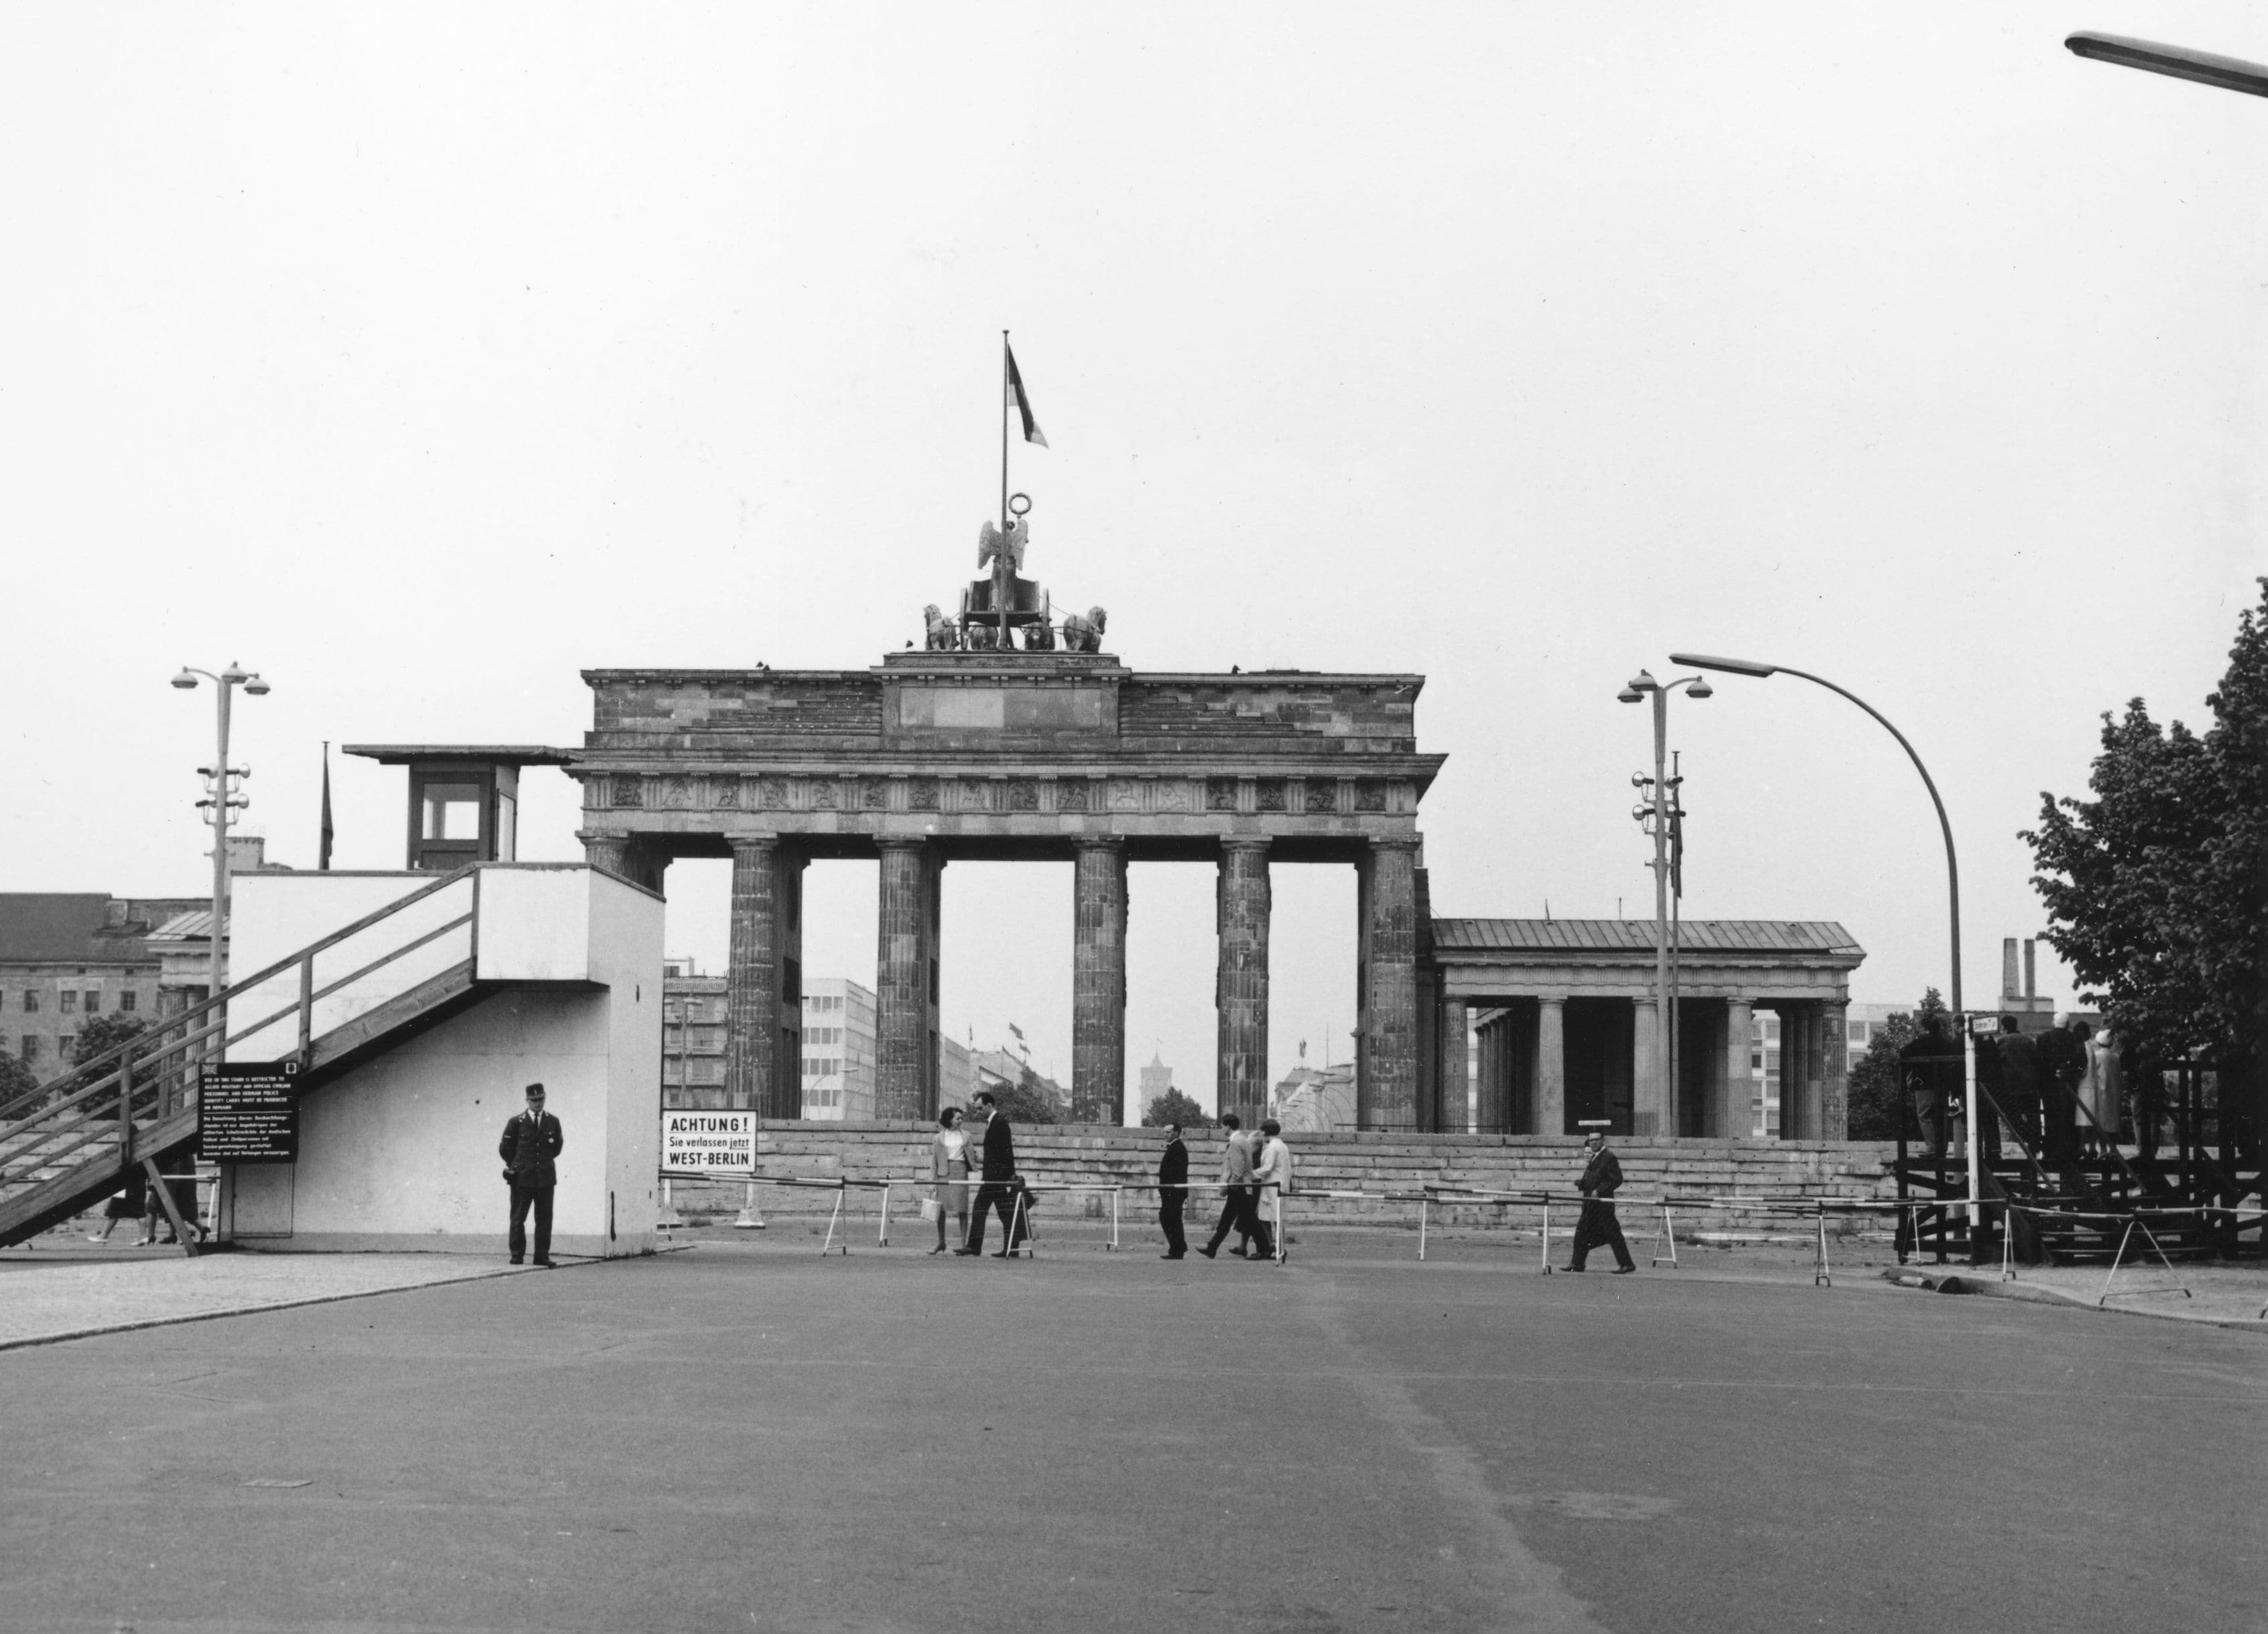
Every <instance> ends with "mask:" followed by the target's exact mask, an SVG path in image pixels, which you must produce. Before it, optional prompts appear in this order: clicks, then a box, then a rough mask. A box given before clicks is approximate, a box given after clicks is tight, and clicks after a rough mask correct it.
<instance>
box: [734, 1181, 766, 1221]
mask: <svg viewBox="0 0 2268 1634" xmlns="http://www.w3.org/2000/svg"><path fill="white" fill-rule="evenodd" d="M763 1229H764V1217H763V1215H762V1213H760V1212H758V1211H757V1209H756V1182H755V1181H753V1180H751V1181H749V1182H748V1189H747V1194H746V1195H745V1196H742V1197H741V1199H740V1218H738V1219H736V1220H734V1221H733V1230H734V1231H762V1230H763Z"/></svg>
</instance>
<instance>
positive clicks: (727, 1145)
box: [661, 1111, 756, 1179]
mask: <svg viewBox="0 0 2268 1634" xmlns="http://www.w3.org/2000/svg"><path fill="white" fill-rule="evenodd" d="M661 1172H662V1173H663V1174H729V1175H733V1176H735V1177H739V1178H743V1179H745V1178H748V1177H751V1176H753V1175H754V1174H755V1172H756V1115H755V1113H753V1112H691V1111H679V1112H665V1113H663V1114H662V1115H661Z"/></svg>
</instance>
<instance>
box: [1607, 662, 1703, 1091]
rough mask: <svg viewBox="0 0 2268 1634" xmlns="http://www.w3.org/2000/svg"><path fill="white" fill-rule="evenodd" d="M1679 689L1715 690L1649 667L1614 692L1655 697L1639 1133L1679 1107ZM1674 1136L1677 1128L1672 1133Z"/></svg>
mask: <svg viewBox="0 0 2268 1634" xmlns="http://www.w3.org/2000/svg"><path fill="white" fill-rule="evenodd" d="M1670 662H1672V663H1673V664H1685V663H1690V662H1691V660H1690V659H1681V658H1677V657H1675V655H1673V656H1672V657H1671V659H1670ZM1680 687H1683V688H1686V694H1685V696H1688V697H1690V698H1705V697H1708V696H1711V694H1712V692H1713V691H1714V690H1715V688H1712V687H1711V686H1710V685H1709V678H1708V677H1707V676H1706V675H1683V676H1680V677H1679V678H1678V679H1677V680H1675V681H1656V680H1655V679H1654V678H1653V673H1651V672H1650V671H1646V670H1640V671H1638V673H1637V674H1636V675H1634V676H1632V677H1631V679H1630V681H1628V682H1627V683H1626V684H1625V685H1624V688H1623V689H1622V690H1621V691H1620V692H1618V693H1616V695H1615V696H1616V698H1617V699H1618V700H1619V701H1620V702H1622V703H1643V702H1645V701H1646V698H1648V697H1649V696H1651V697H1652V698H1653V862H1652V863H1651V864H1649V865H1648V866H1650V867H1651V868H1652V869H1653V1070H1654V1095H1655V1097H1656V1100H1655V1103H1654V1107H1653V1112H1654V1116H1655V1120H1656V1122H1655V1125H1654V1127H1653V1129H1652V1130H1635V1131H1633V1132H1635V1133H1639V1134H1661V1133H1662V1132H1664V1131H1663V1130H1662V1129H1661V1120H1662V1119H1665V1118H1668V1116H1670V1115H1671V1114H1672V1112H1673V1111H1674V1110H1675V1108H1676V1106H1677V1080H1676V1078H1675V1071H1676V1068H1675V1055H1674V1054H1673V1053H1672V1044H1673V1042H1674V1041H1675V1036H1676V1034H1675V1031H1674V1030H1673V1028H1672V1024H1671V1017H1670V1013H1669V813H1668V794H1669V785H1668V783H1667V782H1666V781H1665V780H1664V779H1665V774H1666V771H1667V768H1666V766H1665V765H1664V763H1663V762H1664V761H1665V760H1666V759H1667V758H1668V747H1669V695H1670V694H1671V693H1673V692H1675V691H1676V690H1677V689H1678V688H1680ZM1631 1111H1632V1114H1633V1116H1632V1119H1631V1121H1632V1122H1637V1118H1636V1116H1635V1114H1636V1112H1637V1108H1635V1107H1633V1108H1631ZM1675 1132H1676V1131H1675V1130H1669V1131H1668V1133H1671V1134H1675Z"/></svg>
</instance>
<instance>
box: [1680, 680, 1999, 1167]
mask: <svg viewBox="0 0 2268 1634" xmlns="http://www.w3.org/2000/svg"><path fill="white" fill-rule="evenodd" d="M1669 661H1670V662H1671V663H1673V664H1690V665H1692V666H1694V667H1695V668H1696V669H1713V670H1719V671H1722V672H1723V673H1726V674H1728V675H1753V676H1755V677H1756V679H1757V680H1759V681H1762V680H1764V679H1765V678H1767V677H1769V676H1772V675H1793V676H1795V677H1797V678H1798V679H1799V680H1802V681H1810V682H1811V683H1812V684H1813V685H1815V686H1820V687H1824V688H1827V690H1828V691H1830V692H1831V693H1834V694H1835V695H1836V696H1838V697H1844V698H1848V699H1850V700H1851V702H1852V703H1855V704H1857V705H1858V706H1859V708H1860V709H1862V710H1866V711H1867V714H1869V715H1871V716H1873V717H1874V719H1875V720H1876V721H1877V722H1879V723H1880V724H1881V727H1882V730H1883V731H1885V732H1889V734H1890V736H1892V737H1893V738H1896V740H1898V747H1900V748H1902V749H1904V751H1905V752H1906V758H1907V759H1908V760H1910V761H1911V762H1913V764H1914V769H1915V770H1916V771H1918V772H1919V773H1920V774H1921V782H1922V787H1924V788H1926V789H1927V790H1928V791H1929V803H1930V804H1931V805H1932V806H1935V807H1937V826H1938V830H1939V832H1940V833H1941V834H1943V835H1944V836H1945V892H1946V907H1947V916H1948V919H1950V921H1951V922H1952V936H1953V946H1952V953H1953V1015H1954V1020H1955V1025H1957V1026H1958V1027H1960V1029H1961V1057H1962V1097H1961V1100H1962V1108H1963V1110H1964V1112H1965V1114H1966V1118H1967V1124H1968V1128H1967V1134H1966V1139H1967V1143H1968V1146H1969V1195H1970V1197H1971V1198H1974V1197H1975V1196H1977V1181H1978V1178H1979V1177H1978V1175H1977V1044H1976V1041H1975V1040H1974V1039H1972V1038H1971V1037H1970V1034H1969V1018H1968V1014H1967V1012H1965V1011H1964V1010H1963V1009H1962V1003H1961V865H1960V863H1959V861H1958V860H1957V859H1956V858H1955V856H1954V854H1953V824H1952V823H1951V822H1950V821H1948V820H1947V818H1946V815H1945V802H1944V801H1943V800H1941V799H1939V798H1938V793H1937V783H1936V781H1935V780H1934V779H1933V778H1932V777H1930V775H1929V768H1928V767H1926V766H1925V765H1923V764H1922V763H1921V756H1920V755H1918V754H1915V753H1914V746H1913V745H1912V744H1911V743H1908V742H1907V741H1906V734H1905V733H1904V732H1900V731H1899V730H1898V729H1897V728H1896V726H1893V725H1890V720H1889V716H1887V715H1885V714H1883V713H1882V711H1881V710H1878V709H1876V708H1875V707H1874V705H1873V704H1871V703H1867V700H1866V699H1864V698H1862V697H1860V696H1859V695H1858V694H1857V693H1855V692H1853V691H1852V690H1851V689H1850V688H1847V687H1838V686H1837V685H1836V684H1835V683H1834V682H1833V681H1830V680H1828V679H1827V678H1826V677H1825V676H1824V675H1815V674H1813V673H1811V672H1810V671H1809V670H1803V669H1797V668H1795V667H1794V666H1792V665H1787V664H1759V663H1757V662H1756V661H1755V660H1753V659H1726V658H1711V657H1708V656H1706V655H1705V654H1703V653H1698V652H1673V653H1671V654H1670V655H1669ZM1973 1206H1974V1205H1973V1204H1972V1207H1973Z"/></svg>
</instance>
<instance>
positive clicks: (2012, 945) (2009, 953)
mask: <svg viewBox="0 0 2268 1634" xmlns="http://www.w3.org/2000/svg"><path fill="white" fill-rule="evenodd" d="M2016 993H2017V988H2016V938H2014V937H2013V936H2004V937H2002V938H2000V997H2002V998H2003V999H2014V997H2016Z"/></svg>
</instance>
